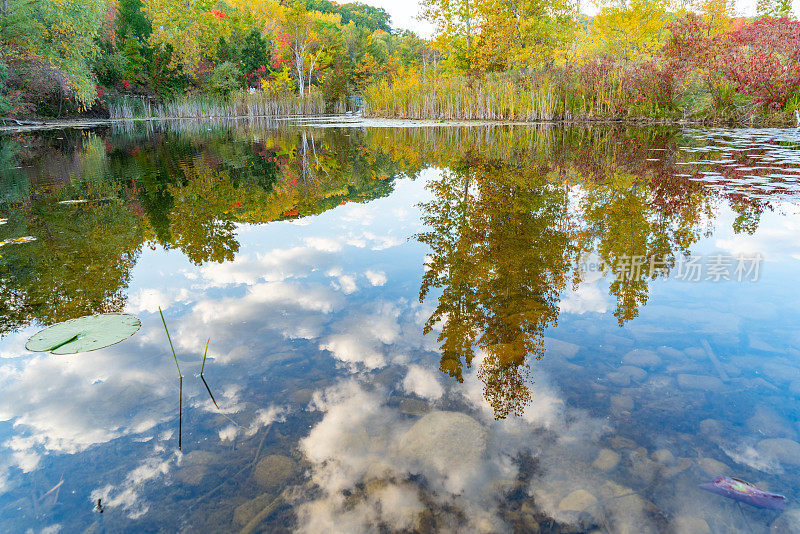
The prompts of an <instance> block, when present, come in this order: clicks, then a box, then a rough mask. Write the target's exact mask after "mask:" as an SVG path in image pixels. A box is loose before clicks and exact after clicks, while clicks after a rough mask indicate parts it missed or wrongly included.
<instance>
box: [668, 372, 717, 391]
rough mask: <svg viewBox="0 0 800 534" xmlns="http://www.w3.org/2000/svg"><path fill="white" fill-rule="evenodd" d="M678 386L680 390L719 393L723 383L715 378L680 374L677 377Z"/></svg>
mask: <svg viewBox="0 0 800 534" xmlns="http://www.w3.org/2000/svg"><path fill="white" fill-rule="evenodd" d="M678 386H679V387H680V388H681V389H701V390H704V391H720V390H721V389H722V388H723V383H722V380H720V379H719V378H717V377H716V376H709V375H689V374H680V375H678Z"/></svg>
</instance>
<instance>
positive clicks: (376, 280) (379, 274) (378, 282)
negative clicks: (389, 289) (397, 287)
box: [364, 269, 387, 286]
mask: <svg viewBox="0 0 800 534" xmlns="http://www.w3.org/2000/svg"><path fill="white" fill-rule="evenodd" d="M364 276H366V277H367V280H369V283H370V284H372V285H373V286H382V285H384V284H385V283H386V280H387V279H386V273H384V272H383V271H373V270H372V269H367V270H366V271H364Z"/></svg>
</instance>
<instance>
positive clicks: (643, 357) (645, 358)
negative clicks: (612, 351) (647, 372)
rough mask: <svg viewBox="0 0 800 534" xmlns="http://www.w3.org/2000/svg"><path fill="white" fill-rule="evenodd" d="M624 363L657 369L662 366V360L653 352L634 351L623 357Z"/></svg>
mask: <svg viewBox="0 0 800 534" xmlns="http://www.w3.org/2000/svg"><path fill="white" fill-rule="evenodd" d="M622 363H625V364H628V365H634V366H636V367H657V366H659V365H661V358H659V356H658V354H656V353H655V352H653V351H652V350H644V349H633V350H632V351H630V352H629V353H627V354H626V355H625V356H623V357H622Z"/></svg>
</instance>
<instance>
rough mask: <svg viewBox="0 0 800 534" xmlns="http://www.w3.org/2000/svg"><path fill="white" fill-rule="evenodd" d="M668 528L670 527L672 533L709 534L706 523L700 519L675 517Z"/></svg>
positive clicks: (709, 529)
mask: <svg viewBox="0 0 800 534" xmlns="http://www.w3.org/2000/svg"><path fill="white" fill-rule="evenodd" d="M670 526H672V530H673V532H680V534H711V528H709V526H708V523H706V520H705V519H702V518H700V517H689V516H681V517H677V518H675V519H673V520H672V523H671V524H670Z"/></svg>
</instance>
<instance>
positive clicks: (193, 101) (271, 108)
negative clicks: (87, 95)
mask: <svg viewBox="0 0 800 534" xmlns="http://www.w3.org/2000/svg"><path fill="white" fill-rule="evenodd" d="M108 110H109V113H110V115H111V118H112V119H134V118H192V119H225V118H233V117H271V118H278V117H289V116H296V115H323V114H325V113H344V112H345V111H347V103H346V102H344V101H340V102H335V103H326V102H325V100H324V99H323V97H322V94H321V93H319V92H318V91H312V92H311V93H310V94H309V95H308V96H306V97H305V98H300V97H298V96H297V95H295V94H294V93H267V92H262V91H259V92H256V93H253V94H251V93H248V92H246V91H238V92H235V93H233V94H232V95H231V96H230V97H228V98H227V99H223V98H213V97H208V96H192V97H184V98H181V99H177V100H173V101H170V102H164V103H159V102H154V101H152V100H150V99H147V98H142V97H122V98H118V99H115V100H113V101H110V102H108Z"/></svg>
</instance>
